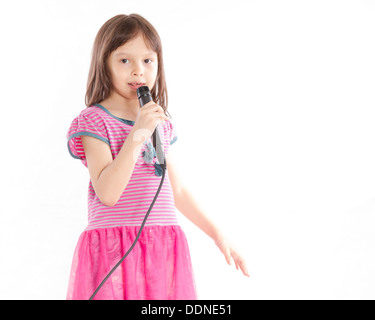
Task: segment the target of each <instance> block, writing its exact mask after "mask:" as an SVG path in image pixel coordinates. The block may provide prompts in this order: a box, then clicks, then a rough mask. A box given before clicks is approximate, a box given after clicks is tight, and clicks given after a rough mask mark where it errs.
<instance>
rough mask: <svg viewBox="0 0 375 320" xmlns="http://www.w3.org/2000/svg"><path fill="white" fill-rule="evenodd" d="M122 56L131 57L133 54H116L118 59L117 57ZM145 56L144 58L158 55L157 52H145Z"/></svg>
mask: <svg viewBox="0 0 375 320" xmlns="http://www.w3.org/2000/svg"><path fill="white" fill-rule="evenodd" d="M122 55H124V56H131V54H130V53H127V52H118V53H116V57H117V56H122ZM143 55H144V56H150V55H156V52H145V53H144V54H143Z"/></svg>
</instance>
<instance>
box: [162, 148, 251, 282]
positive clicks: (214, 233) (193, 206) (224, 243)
mask: <svg viewBox="0 0 375 320" xmlns="http://www.w3.org/2000/svg"><path fill="white" fill-rule="evenodd" d="M166 159H167V168H168V169H167V170H168V175H169V179H170V181H171V185H172V189H173V196H174V201H175V205H176V208H177V209H178V210H179V211H180V212H181V213H182V214H183V215H184V216H185V217H186V218H188V219H189V220H190V221H191V222H193V223H194V224H195V225H196V226H197V227H199V228H200V229H201V230H202V231H204V232H205V233H206V234H207V235H208V236H209V237H210V238H212V240H214V241H215V244H216V245H217V247H218V248H219V249H220V251H221V252H222V253H223V254H224V256H225V259H226V260H227V262H228V264H232V262H231V261H232V258H233V260H234V263H235V266H236V269H237V270H239V269H241V270H242V272H243V274H244V275H245V276H247V277H250V275H249V273H248V271H247V266H246V262H245V260H244V259H243V258H242V256H241V255H240V254H239V253H238V251H237V249H235V248H234V246H233V244H232V243H230V242H229V240H228V239H227V238H226V236H225V235H224V234H223V233H222V232H221V230H220V229H219V228H218V227H217V226H216V225H215V224H214V223H213V222H212V221H211V220H210V219H209V217H208V216H207V215H205V214H204V212H203V210H202V208H201V206H200V205H199V204H198V202H197V201H196V200H195V199H194V197H193V195H192V194H191V192H190V191H189V190H188V189H187V188H186V187H185V186H184V185H183V183H182V182H181V180H180V178H179V174H178V170H177V166H176V163H175V161H174V158H173V155H171V153H169V154H167V156H166Z"/></svg>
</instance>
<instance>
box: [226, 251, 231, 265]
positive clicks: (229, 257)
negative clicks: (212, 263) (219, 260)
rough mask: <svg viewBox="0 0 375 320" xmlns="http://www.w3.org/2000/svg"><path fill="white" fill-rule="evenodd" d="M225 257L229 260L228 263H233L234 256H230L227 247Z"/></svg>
mask: <svg viewBox="0 0 375 320" xmlns="http://www.w3.org/2000/svg"><path fill="white" fill-rule="evenodd" d="M225 259H226V260H227V262H228V264H232V258H231V256H230V252H229V249H227V250H226V252H225Z"/></svg>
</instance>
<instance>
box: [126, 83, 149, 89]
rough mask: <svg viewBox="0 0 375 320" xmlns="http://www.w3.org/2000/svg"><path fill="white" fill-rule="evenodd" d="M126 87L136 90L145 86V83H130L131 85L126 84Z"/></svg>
mask: <svg viewBox="0 0 375 320" xmlns="http://www.w3.org/2000/svg"><path fill="white" fill-rule="evenodd" d="M128 85H129V86H130V87H131V88H133V89H138V88H139V87H142V86H145V85H146V83H144V82H131V83H128Z"/></svg>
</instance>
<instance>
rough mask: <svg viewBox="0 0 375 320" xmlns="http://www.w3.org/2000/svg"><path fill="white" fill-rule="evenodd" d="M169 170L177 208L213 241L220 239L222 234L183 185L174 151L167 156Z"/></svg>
mask: <svg viewBox="0 0 375 320" xmlns="http://www.w3.org/2000/svg"><path fill="white" fill-rule="evenodd" d="M166 159H167V170H168V175H169V179H170V181H171V185H172V189H173V196H174V201H175V205H176V208H177V209H178V210H179V211H180V212H181V213H182V214H183V215H184V216H185V217H186V218H188V219H189V220H190V221H191V222H193V223H194V224H195V225H196V226H197V227H199V228H200V229H201V230H202V231H203V232H204V233H206V234H207V235H208V236H209V237H210V238H211V239H212V240H214V241H216V240H217V239H218V238H220V236H221V234H222V232H221V231H220V229H219V228H218V227H217V226H216V225H215V224H214V223H213V222H212V220H211V219H210V218H209V217H208V216H207V215H206V214H205V213H204V212H203V210H202V207H201V205H200V204H199V203H198V202H197V200H196V199H194V197H193V195H192V193H191V192H190V191H189V190H188V188H187V187H186V186H184V185H183V183H182V181H181V179H180V178H179V177H180V175H179V173H178V169H177V165H176V161H175V158H174V155H173V151H172V152H171V151H170V152H169V153H168V154H167V156H166Z"/></svg>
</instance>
